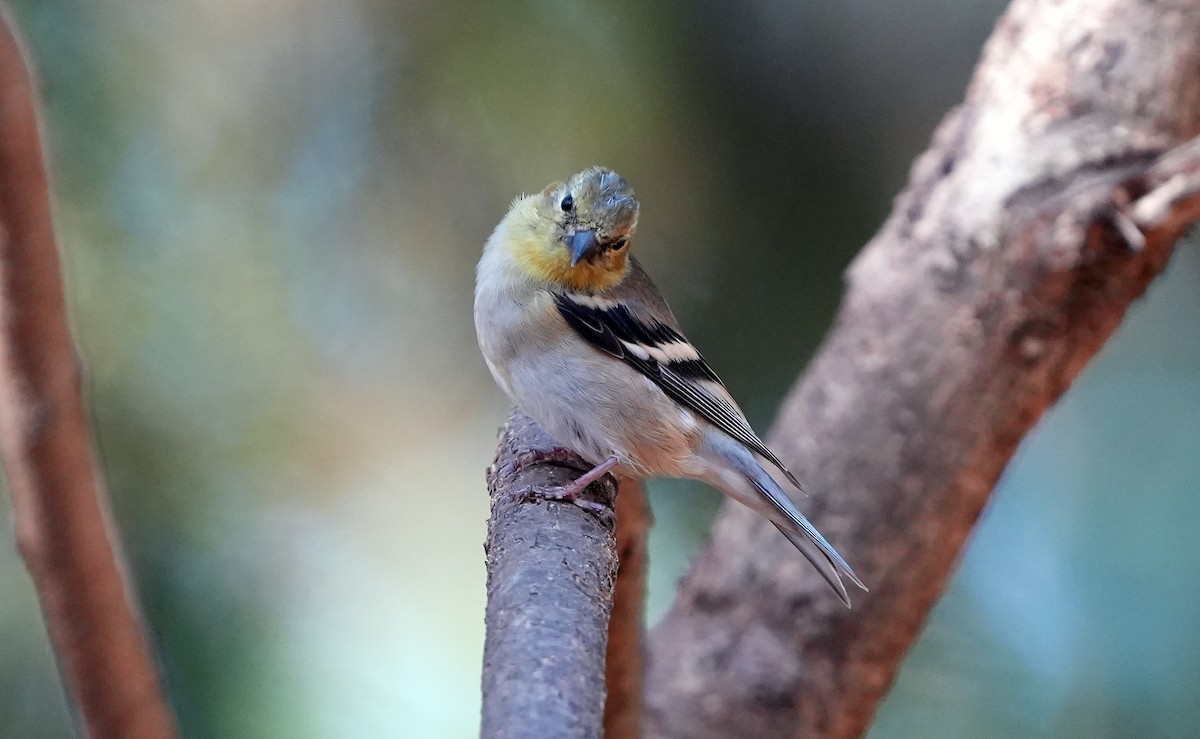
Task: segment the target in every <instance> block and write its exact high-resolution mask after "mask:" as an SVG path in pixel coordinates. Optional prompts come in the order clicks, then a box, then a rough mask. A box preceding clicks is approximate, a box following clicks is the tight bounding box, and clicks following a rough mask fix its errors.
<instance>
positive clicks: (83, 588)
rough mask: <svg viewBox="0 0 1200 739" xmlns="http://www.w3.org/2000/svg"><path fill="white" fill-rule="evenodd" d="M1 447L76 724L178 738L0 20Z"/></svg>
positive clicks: (32, 125) (25, 83) (28, 116)
mask: <svg viewBox="0 0 1200 739" xmlns="http://www.w3.org/2000/svg"><path fill="white" fill-rule="evenodd" d="M0 453H2V455H3V458H4V469H5V473H6V476H7V479H8V487H9V491H10V493H11V495H12V501H13V517H14V521H15V526H16V533H17V542H18V545H19V547H20V550H21V555H22V556H23V557H24V559H25V563H26V566H27V567H28V569H29V572H30V575H31V576H32V578H33V581H34V586H35V587H36V588H37V593H38V598H39V599H40V601H41V607H42V614H43V615H44V617H45V620H46V628H47V630H48V631H49V634H50V640H51V642H52V644H53V646H54V651H55V654H56V655H57V657H58V665H59V670H60V671H61V673H62V676H63V682H64V683H65V685H66V688H67V691H68V693H69V694H70V698H71V699H72V700H73V701H74V703H75V707H76V709H77V712H78V714H77V715H78V720H79V721H80V724H81V726H82V729H83V730H84V731H85V732H86V734H87V735H88V736H91V737H101V738H103V737H132V738H134V739H143V738H145V739H151V738H154V737H169V736H173V735H174V734H175V728H174V720H173V718H172V716H171V713H170V710H169V709H168V707H167V704H166V701H165V699H164V697H163V693H162V690H161V689H160V687H159V684H158V673H157V670H156V666H155V664H154V661H153V659H152V658H151V655H150V648H149V644H148V643H147V640H146V636H145V633H144V630H143V628H142V623H141V620H140V617H139V615H138V613H137V611H136V609H135V608H134V606H133V599H132V596H131V595H130V591H129V587H128V583H127V582H126V578H125V576H124V572H123V568H122V564H121V562H120V561H119V559H118V556H117V554H116V553H115V551H114V549H115V546H114V541H115V534H114V532H113V530H112V527H111V525H110V524H109V518H110V516H109V508H108V502H107V499H106V498H105V493H104V487H103V484H102V483H101V480H100V476H99V473H98V471H97V467H96V463H95V455H94V453H93V450H92V445H91V438H90V433H89V429H88V420H87V413H86V410H85V407H84V401H83V392H82V382H81V378H80V370H79V365H78V363H77V361H76V356H75V349H74V345H73V343H72V340H71V334H70V330H69V329H68V326H67V311H66V305H65V303H64V300H63V287H62V278H61V274H60V269H59V257H58V249H57V247H56V245H55V241H54V232H53V226H52V221H51V212H50V190H49V185H48V183H47V178H46V171H45V168H44V165H43V162H42V146H41V140H40V136H39V134H38V125H37V115H36V107H35V103H34V94H33V87H32V84H31V82H30V76H29V73H28V71H27V69H26V66H25V63H24V60H23V59H22V56H21V51H20V48H19V46H18V44H17V42H16V40H15V38H14V34H13V32H12V30H11V28H10V26H9V24H8V21H7V16H6V15H0Z"/></svg>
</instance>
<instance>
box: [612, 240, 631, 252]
mask: <svg viewBox="0 0 1200 739" xmlns="http://www.w3.org/2000/svg"><path fill="white" fill-rule="evenodd" d="M627 246H629V239H617V240H616V241H614V242H613V245H612V250H613V251H621V250H622V249H624V248H625V247H627Z"/></svg>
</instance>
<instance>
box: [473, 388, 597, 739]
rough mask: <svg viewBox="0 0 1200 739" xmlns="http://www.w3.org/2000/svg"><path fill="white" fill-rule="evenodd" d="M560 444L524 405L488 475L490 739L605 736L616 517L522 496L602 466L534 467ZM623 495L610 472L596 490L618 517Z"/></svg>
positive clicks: (572, 461) (486, 706)
mask: <svg viewBox="0 0 1200 739" xmlns="http://www.w3.org/2000/svg"><path fill="white" fill-rule="evenodd" d="M556 447H557V445H556V444H555V443H554V441H553V440H552V439H551V438H550V437H549V436H547V435H546V433H545V432H544V431H542V430H541V428H540V427H539V426H537V424H535V423H534V422H533V421H531V420H530V419H529V418H528V417H527V416H525V415H524V414H523V413H521V412H520V411H519V410H514V411H513V413H512V415H511V416H510V417H509V420H508V424H507V425H506V426H505V428H504V432H503V434H502V437H501V440H500V446H499V449H498V451H497V453H496V461H495V463H494V464H493V465H492V466H491V467H490V468H489V469H488V491H489V493H490V494H491V497H492V512H491V517H490V518H489V519H488V536H487V545H486V549H487V571H488V584H487V613H486V617H485V620H486V637H485V641H484V654H483V736H484V737H487V738H488V739H516V738H518V737H529V738H530V739H537V738H539V737H549V736H553V737H567V738H575V737H579V738H581V739H582V738H585V737H587V738H590V737H599V736H600V735H601V727H602V725H603V718H604V702H605V683H604V678H605V667H604V655H605V648H606V643H607V641H608V622H609V615H610V613H611V612H612V608H613V585H614V580H615V578H616V569H617V545H616V539H615V537H614V536H613V525H612V524H613V519H612V516H611V515H610V516H609V517H608V520H602V519H603V517H602V516H598V515H597V514H596V513H594V512H589V511H586V510H584V509H583V508H581V507H579V506H577V505H574V504H571V503H561V502H556V501H554V502H552V501H544V500H537V499H528V498H523V497H522V496H521V495H520V491H521V490H522V489H523V488H526V487H528V486H557V485H563V484H565V483H567V482H569V481H570V480H572V479H575V478H577V477H579V475H580V474H582V473H583V472H586V471H587V470H588V469H589V468H590V467H591V465H588V464H587V463H585V462H584V461H583V460H582V459H579V458H578V457H576V456H574V455H567V456H563V455H558V458H557V459H555V460H552V461H541V462H536V463H529V462H528V460H529V459H530V455H531V454H537V453H548V454H553V453H554V452H555V450H556ZM560 451H561V450H560ZM615 495H616V486H615V485H614V484H613V483H612V478H611V477H609V476H606V477H604V478H601V480H599V481H598V482H596V483H594V484H592V485H591V486H589V487H588V488H587V490H586V491H585V496H586V497H587V499H588V500H590V501H591V502H592V503H598V504H600V505H602V506H606V507H607V510H608V511H609V512H610V513H611V511H612V510H613V499H614V497H615Z"/></svg>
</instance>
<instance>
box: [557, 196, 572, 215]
mask: <svg viewBox="0 0 1200 739" xmlns="http://www.w3.org/2000/svg"><path fill="white" fill-rule="evenodd" d="M559 207H560V208H562V209H563V213H570V212H571V211H573V210H575V198H573V197H571V194H570V193H567V196H566V197H565V198H563V199H562V202H561V203H559Z"/></svg>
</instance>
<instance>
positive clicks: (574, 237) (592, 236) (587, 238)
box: [571, 228, 600, 267]
mask: <svg viewBox="0 0 1200 739" xmlns="http://www.w3.org/2000/svg"><path fill="white" fill-rule="evenodd" d="M598 246H600V240H599V239H597V238H596V232H595V231H593V230H591V229H587V228H583V229H580V230H578V231H576V232H575V233H573V234H571V266H572V267H574V266H575V265H577V264H579V263H580V262H582V261H583V260H585V259H587V258H588V257H590V256H592V255H593V254H595V253H596V247H598Z"/></svg>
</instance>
